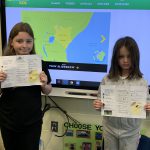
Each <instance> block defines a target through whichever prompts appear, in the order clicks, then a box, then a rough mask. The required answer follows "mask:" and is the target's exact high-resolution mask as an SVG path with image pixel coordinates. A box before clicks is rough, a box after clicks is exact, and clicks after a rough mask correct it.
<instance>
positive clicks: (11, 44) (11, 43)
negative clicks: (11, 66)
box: [9, 39, 13, 47]
mask: <svg viewBox="0 0 150 150" xmlns="http://www.w3.org/2000/svg"><path fill="white" fill-rule="evenodd" d="M9 43H10V47H13V40H12V39H9Z"/></svg>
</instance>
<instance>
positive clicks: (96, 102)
mask: <svg viewBox="0 0 150 150" xmlns="http://www.w3.org/2000/svg"><path fill="white" fill-rule="evenodd" d="M93 107H94V108H95V109H101V108H102V107H104V103H102V102H101V100H99V99H96V100H94V102H93Z"/></svg>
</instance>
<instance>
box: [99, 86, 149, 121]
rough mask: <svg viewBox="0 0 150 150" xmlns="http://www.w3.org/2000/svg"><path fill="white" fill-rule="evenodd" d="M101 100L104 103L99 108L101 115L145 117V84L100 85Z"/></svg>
mask: <svg viewBox="0 0 150 150" xmlns="http://www.w3.org/2000/svg"><path fill="white" fill-rule="evenodd" d="M101 100H102V102H103V103H104V104H105V105H104V107H103V108H102V110H101V114H102V115H103V116H114V117H126V118H146V111H145V110H144V105H145V104H146V101H147V88H146V87H145V86H118V85H101Z"/></svg>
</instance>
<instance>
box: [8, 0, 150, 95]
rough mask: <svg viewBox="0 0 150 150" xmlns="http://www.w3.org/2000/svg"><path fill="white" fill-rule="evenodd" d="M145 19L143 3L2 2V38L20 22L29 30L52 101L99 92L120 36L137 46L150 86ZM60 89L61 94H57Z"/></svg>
mask: <svg viewBox="0 0 150 150" xmlns="http://www.w3.org/2000/svg"><path fill="white" fill-rule="evenodd" d="M149 16H150V2H148V1H147V0H134V1H133V0H114V1H113V2H112V0H105V1H104V0H95V1H91V0H84V1H83V0H77V1H74V0H63V1H62V0H53V1H50V0H45V1H41V0H5V20H6V35H7V36H6V37H7V38H8V35H9V32H10V30H11V28H12V27H13V26H14V24H16V23H18V22H20V21H23V22H28V23H29V24H30V25H31V27H32V28H33V31H34V35H35V47H36V53H37V54H38V55H40V56H41V57H42V59H43V60H44V61H46V62H47V67H48V69H49V73H50V75H51V78H52V82H51V83H52V85H53V87H55V88H56V89H57V90H56V92H55V90H54V93H55V94H54V96H57V95H58V96H65V95H67V94H68V95H69V94H70V95H75V96H76V97H77V95H78V94H79V97H82V96H86V95H87V93H88V92H83V93H82V92H81V91H82V90H85V91H86V90H87V91H89V90H90V91H94V92H95V91H97V89H98V86H99V84H100V82H101V80H102V78H103V77H104V76H105V75H106V74H107V73H108V71H109V67H110V61H111V55H112V49H113V46H114V43H115V42H116V40H117V39H119V38H120V37H123V36H131V37H133V38H134V39H135V40H136V41H137V43H138V45H139V48H140V55H141V59H140V67H141V71H142V73H143V74H144V77H145V79H146V80H148V84H150V71H149V69H147V67H148V66H149V65H150V59H149V55H148V53H149V49H150V46H149V42H150V38H149V36H150V19H149ZM66 88H67V89H69V91H70V92H66ZM62 89H65V90H64V94H62V93H61V92H58V90H61V91H62ZM74 90H75V91H77V92H74V93H73V92H72V91H74ZM52 93H53V92H52ZM89 93H90V92H89ZM88 95H89V94H88Z"/></svg>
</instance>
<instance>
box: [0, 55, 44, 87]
mask: <svg viewBox="0 0 150 150" xmlns="http://www.w3.org/2000/svg"><path fill="white" fill-rule="evenodd" d="M0 69H1V70H2V71H3V72H5V73H6V74H7V78H6V80H4V81H3V82H1V88H8V87H17V86H31V85H41V82H40V78H39V74H40V73H41V71H42V65H41V58H40V57H39V56H38V55H14V56H2V57H0Z"/></svg>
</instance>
